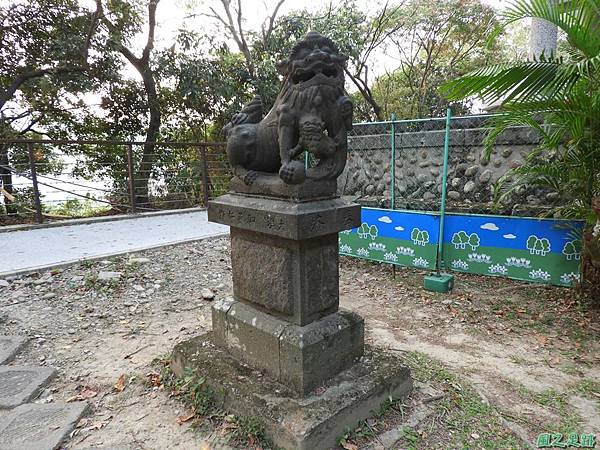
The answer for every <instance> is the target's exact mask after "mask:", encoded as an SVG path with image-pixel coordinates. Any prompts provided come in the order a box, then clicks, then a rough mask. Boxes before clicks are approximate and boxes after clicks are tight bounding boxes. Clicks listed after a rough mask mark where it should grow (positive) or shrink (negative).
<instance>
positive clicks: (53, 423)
mask: <svg viewBox="0 0 600 450" xmlns="http://www.w3.org/2000/svg"><path fill="white" fill-rule="evenodd" d="M86 410H87V403H84V402H80V403H69V404H64V403H63V404H60V403H56V404H54V403H49V404H45V405H36V404H26V405H21V406H18V407H17V408H15V409H13V410H12V411H11V412H10V413H9V414H7V415H5V416H3V417H1V418H0V449H2V450H54V449H55V448H57V447H58V446H59V444H60V443H61V442H62V441H63V440H64V439H65V438H66V437H67V436H68V435H69V433H71V431H73V429H74V428H75V425H76V424H77V422H78V421H79V419H80V418H81V417H82V416H83V414H84V413H85V412H86Z"/></svg>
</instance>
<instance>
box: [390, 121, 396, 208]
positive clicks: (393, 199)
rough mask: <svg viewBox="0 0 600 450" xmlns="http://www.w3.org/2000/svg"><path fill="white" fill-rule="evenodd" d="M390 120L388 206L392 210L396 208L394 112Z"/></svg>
mask: <svg viewBox="0 0 600 450" xmlns="http://www.w3.org/2000/svg"><path fill="white" fill-rule="evenodd" d="M390 120H391V121H392V130H391V131H392V136H391V139H390V147H391V149H392V156H391V161H390V164H391V166H390V178H391V180H390V181H391V187H390V189H391V191H392V192H391V198H390V207H391V208H392V210H394V209H396V114H394V113H392V115H391V117H390Z"/></svg>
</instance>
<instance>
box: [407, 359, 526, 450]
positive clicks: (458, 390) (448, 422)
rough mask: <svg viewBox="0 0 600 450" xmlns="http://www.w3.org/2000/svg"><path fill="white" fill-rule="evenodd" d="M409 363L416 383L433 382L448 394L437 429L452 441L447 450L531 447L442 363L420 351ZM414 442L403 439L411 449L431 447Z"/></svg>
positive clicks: (440, 405)
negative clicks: (449, 449)
mask: <svg viewBox="0 0 600 450" xmlns="http://www.w3.org/2000/svg"><path fill="white" fill-rule="evenodd" d="M406 362H407V364H408V365H409V366H410V368H411V370H412V374H413V378H414V379H415V380H418V381H421V382H426V383H429V384H431V385H433V386H434V387H435V388H436V389H438V390H441V391H443V392H444V397H443V399H441V400H440V401H439V402H437V403H436V404H435V410H436V414H437V420H438V423H437V424H435V428H436V429H437V435H438V436H440V434H446V432H447V436H449V438H448V439H449V442H448V443H447V445H446V448H483V449H490V450H492V449H521V448H523V449H524V448H528V447H527V446H526V445H524V444H523V443H522V442H521V441H520V440H519V439H518V438H516V437H515V436H514V435H513V434H512V432H511V431H510V430H508V429H507V428H505V426H504V423H503V419H502V415H501V413H500V411H499V410H498V409H497V408H495V407H494V406H492V405H490V404H488V403H486V402H484V401H483V400H482V399H481V397H480V396H479V394H477V392H476V391H475V390H474V389H473V388H472V387H471V386H470V385H469V384H468V383H466V382H465V381H464V380H462V379H461V378H460V377H458V376H456V375H455V374H453V373H452V372H450V371H449V370H448V369H447V368H445V367H444V366H443V365H442V364H441V363H439V362H438V361H435V360H433V359H431V358H429V357H428V356H426V355H424V354H423V353H419V352H410V353H408V355H407V360H406ZM432 428H433V427H432ZM414 440H415V437H414V436H413V435H407V436H406V437H404V438H403V441H404V444H405V445H406V446H407V448H411V447H410V445H412V446H413V448H428V447H427V445H428V444H427V443H426V442H425V443H423V444H415V442H414ZM419 442H420V441H419ZM438 442H439V441H430V443H431V444H436V445H434V446H435V447H436V448H438V445H439V443H438ZM415 445H418V446H420V447H415Z"/></svg>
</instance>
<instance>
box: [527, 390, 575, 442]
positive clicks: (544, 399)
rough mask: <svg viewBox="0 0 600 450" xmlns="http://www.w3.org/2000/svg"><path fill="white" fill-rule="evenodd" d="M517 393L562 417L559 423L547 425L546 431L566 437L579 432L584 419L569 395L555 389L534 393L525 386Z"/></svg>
mask: <svg viewBox="0 0 600 450" xmlns="http://www.w3.org/2000/svg"><path fill="white" fill-rule="evenodd" d="M517 392H518V393H519V395H520V396H521V397H524V398H525V399H528V400H530V401H531V402H533V403H537V404H538V405H540V406H543V407H544V408H547V409H550V410H551V411H553V412H555V413H556V414H557V415H558V416H559V417H560V421H559V422H557V423H548V424H546V425H545V428H546V429H545V430H544V431H546V432H550V433H562V434H564V435H567V434H569V433H577V432H579V428H580V426H581V423H582V422H583V419H582V418H581V416H580V415H579V414H578V413H577V412H576V411H575V408H574V407H573V406H571V404H570V403H569V394H568V393H565V392H557V391H556V390H554V389H546V390H544V391H541V392H533V391H531V390H529V389H527V388H526V387H524V386H518V388H517Z"/></svg>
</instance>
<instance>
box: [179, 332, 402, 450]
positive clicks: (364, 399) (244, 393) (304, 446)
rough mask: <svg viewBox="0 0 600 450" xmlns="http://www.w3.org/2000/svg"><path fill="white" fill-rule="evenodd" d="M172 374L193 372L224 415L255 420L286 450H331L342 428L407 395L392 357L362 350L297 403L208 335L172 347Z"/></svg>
mask: <svg viewBox="0 0 600 450" xmlns="http://www.w3.org/2000/svg"><path fill="white" fill-rule="evenodd" d="M323 356H324V357H325V355H323ZM326 357H329V355H328V356H326ZM172 368H173V370H174V372H175V373H176V374H177V375H179V376H180V375H181V374H183V372H184V370H185V369H186V368H189V369H192V370H196V371H197V372H198V374H199V375H200V376H202V377H204V378H205V380H206V382H207V383H208V385H209V386H210V387H211V388H212V390H213V391H214V392H215V395H217V396H218V397H219V400H220V401H222V402H223V406H224V408H225V409H227V410H228V411H230V412H232V413H234V414H237V415H240V416H252V417H256V418H259V419H260V420H261V421H262V422H263V423H264V425H265V430H266V432H267V434H268V436H269V437H270V438H271V439H272V441H273V443H274V444H275V445H277V446H279V447H282V448H284V449H286V450H325V449H329V448H331V447H335V446H336V440H337V439H338V438H339V437H340V436H341V435H343V433H344V432H345V430H346V429H347V428H352V427H354V426H356V425H357V424H358V422H360V421H361V420H365V419H367V418H368V417H372V416H373V415H375V413H376V412H377V411H378V410H379V408H380V406H381V404H382V403H384V402H385V401H386V400H387V399H388V398H389V397H392V398H394V399H399V398H404V397H405V396H407V395H408V394H409V393H410V391H411V389H412V380H411V377H410V371H409V369H408V368H407V367H405V366H404V365H403V364H402V360H401V359H400V358H399V357H398V356H396V355H395V354H389V353H386V352H384V351H381V350H376V349H371V348H367V349H366V351H365V356H364V357H363V358H361V361H360V362H357V363H356V364H354V365H353V366H352V367H350V368H349V369H347V370H345V371H343V372H341V373H339V374H338V375H337V376H335V377H334V378H332V379H331V380H329V381H328V382H327V384H325V385H324V386H323V387H322V388H321V389H319V393H318V394H317V393H312V394H311V395H308V396H305V397H298V396H297V395H295V393H294V392H292V391H290V390H289V389H288V388H286V387H285V386H284V385H282V384H280V383H277V382H275V381H272V380H270V379H269V378H268V377H265V376H263V375H262V374H261V373H260V372H258V371H255V370H252V369H250V368H249V367H248V366H247V365H244V364H242V363H240V362H238V361H237V360H236V359H235V358H233V357H231V356H230V355H229V354H228V353H227V351H225V350H223V349H222V348H220V347H219V346H216V345H214V342H213V336H212V333H209V334H206V335H202V336H198V337H196V338H193V339H191V340H189V341H185V342H182V343H180V344H177V346H176V347H175V350H174V352H173V359H172Z"/></svg>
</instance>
